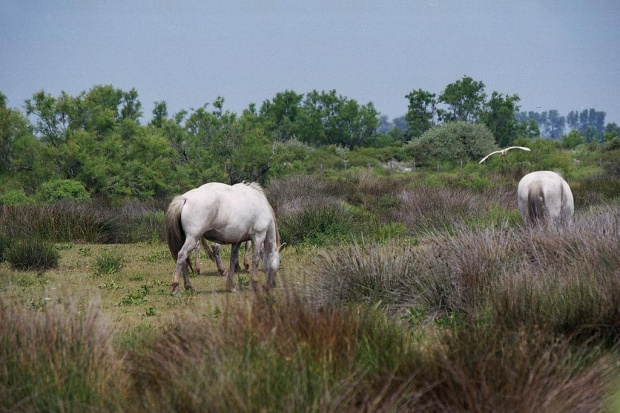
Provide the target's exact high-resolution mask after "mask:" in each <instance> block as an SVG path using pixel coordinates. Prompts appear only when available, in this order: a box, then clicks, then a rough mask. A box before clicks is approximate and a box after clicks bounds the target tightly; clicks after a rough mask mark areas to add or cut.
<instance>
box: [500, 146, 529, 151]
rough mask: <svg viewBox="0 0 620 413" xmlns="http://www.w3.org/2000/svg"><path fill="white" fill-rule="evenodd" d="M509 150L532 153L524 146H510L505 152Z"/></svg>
mask: <svg viewBox="0 0 620 413" xmlns="http://www.w3.org/2000/svg"><path fill="white" fill-rule="evenodd" d="M510 149H521V150H523V151H528V152H532V150H531V149H530V148H526V147H525V146H511V147H510V148H506V149H505V150H507V151H508V150H510Z"/></svg>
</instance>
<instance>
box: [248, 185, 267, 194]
mask: <svg viewBox="0 0 620 413" xmlns="http://www.w3.org/2000/svg"><path fill="white" fill-rule="evenodd" d="M243 184H244V185H246V186H249V187H250V188H252V189H256V190H257V191H258V192H260V193H261V194H263V195H266V194H265V189H264V188H263V186H262V185H261V184H259V183H258V182H250V183H246V182H243Z"/></svg>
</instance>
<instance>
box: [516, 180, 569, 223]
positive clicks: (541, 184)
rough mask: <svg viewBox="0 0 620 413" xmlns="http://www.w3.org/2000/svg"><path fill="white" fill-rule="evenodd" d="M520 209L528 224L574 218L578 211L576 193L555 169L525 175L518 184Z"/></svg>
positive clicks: (564, 220)
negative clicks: (575, 203) (574, 197)
mask: <svg viewBox="0 0 620 413" xmlns="http://www.w3.org/2000/svg"><path fill="white" fill-rule="evenodd" d="M517 202H518V206H519V213H520V214H521V218H523V221H524V222H525V223H526V224H535V223H538V222H544V223H549V224H555V223H558V222H565V223H567V222H570V221H571V220H572V217H573V213H574V211H575V206H574V201H573V193H572V192H571V190H570V187H569V186H568V184H567V183H566V181H565V180H564V179H563V178H562V177H561V176H560V175H558V174H556V173H555V172H550V171H538V172H532V173H529V174H527V175H525V176H524V177H523V178H522V179H521V181H519V186H518V188H517Z"/></svg>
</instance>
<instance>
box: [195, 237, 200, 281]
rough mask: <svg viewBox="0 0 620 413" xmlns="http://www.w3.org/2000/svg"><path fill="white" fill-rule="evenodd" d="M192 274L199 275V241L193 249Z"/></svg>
mask: <svg viewBox="0 0 620 413" xmlns="http://www.w3.org/2000/svg"><path fill="white" fill-rule="evenodd" d="M194 272H195V273H196V275H200V241H198V242H197V243H196V246H195V247H194Z"/></svg>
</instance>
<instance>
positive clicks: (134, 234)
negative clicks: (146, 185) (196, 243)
mask: <svg viewBox="0 0 620 413" xmlns="http://www.w3.org/2000/svg"><path fill="white" fill-rule="evenodd" d="M160 208H162V207H161V206H159V205H156V204H152V205H148V204H125V205H123V206H119V207H108V206H105V205H98V204H96V203H95V202H94V201H93V202H79V203H78V202H68V201H60V202H56V203H54V204H49V205H37V206H35V205H19V206H10V205H3V206H0V228H2V232H3V233H4V234H6V235H8V236H10V237H11V238H39V239H44V240H48V241H53V242H69V241H81V242H90V243H103V244H108V243H126V242H137V241H150V240H152V239H161V231H162V228H163V209H160Z"/></svg>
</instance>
